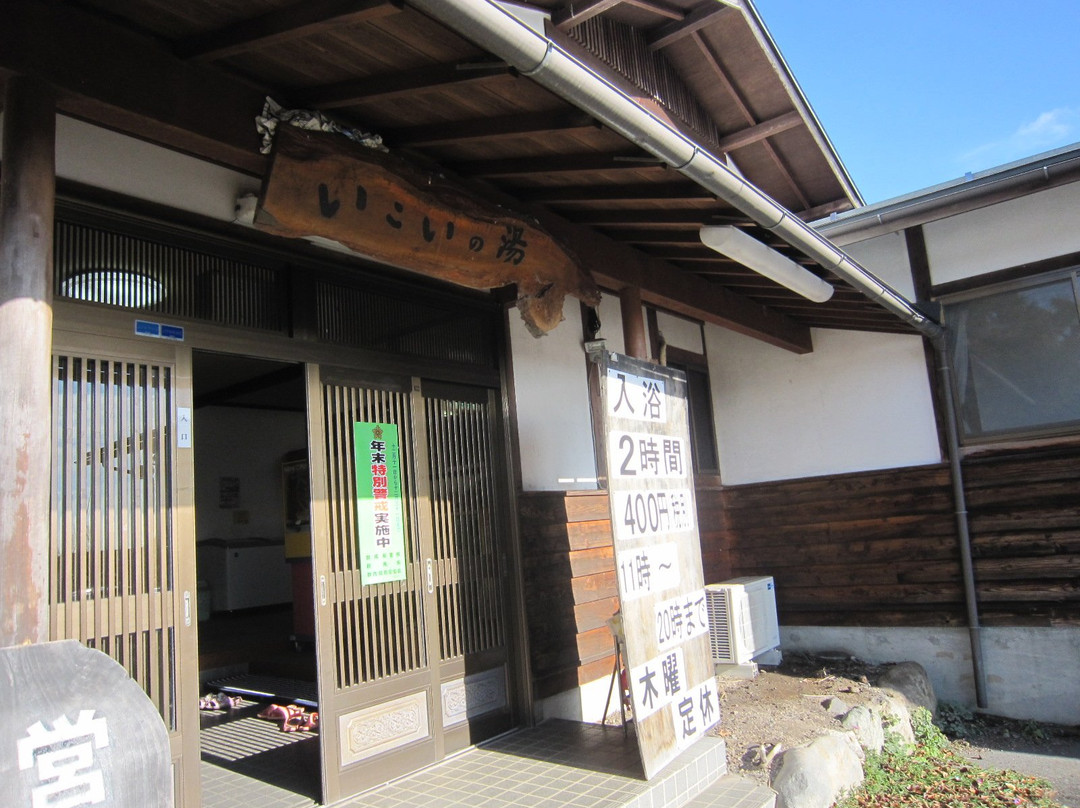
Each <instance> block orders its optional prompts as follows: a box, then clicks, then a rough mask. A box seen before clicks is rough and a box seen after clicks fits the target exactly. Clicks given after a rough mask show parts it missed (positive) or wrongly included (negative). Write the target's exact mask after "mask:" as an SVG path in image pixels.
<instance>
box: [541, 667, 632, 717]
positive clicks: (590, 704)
mask: <svg viewBox="0 0 1080 808" xmlns="http://www.w3.org/2000/svg"><path fill="white" fill-rule="evenodd" d="M610 686H611V677H610V676H605V677H604V678H603V679H596V680H595V681H592V682H589V683H588V684H585V685H582V686H581V687H577V688H574V689H573V690H565V691H563V692H562V693H559V694H558V695H555V696H551V697H550V698H546V699H540V700H539V701H537V702H536V703H535V704H534V705H533V718H534V719H535V720H536V722H537V723H540V722H541V721H547V720H548V719H549V718H564V719H566V720H567V721H583V722H585V723H587V724H600V723H602V722H603V719H604V707H605V705H606V704H607V695H608V689H609V688H610ZM607 711H608V714H609V715H610V714H612V713H614V714H616V715H618V713H619V688H618V687H617V686H616V688H615V690H614V691H612V693H611V703H610V704H607Z"/></svg>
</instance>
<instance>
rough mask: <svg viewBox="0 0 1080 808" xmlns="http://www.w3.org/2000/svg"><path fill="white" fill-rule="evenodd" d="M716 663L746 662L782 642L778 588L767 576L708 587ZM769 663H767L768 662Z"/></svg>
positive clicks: (710, 633) (732, 663) (745, 663)
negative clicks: (777, 600)
mask: <svg viewBox="0 0 1080 808" xmlns="http://www.w3.org/2000/svg"><path fill="white" fill-rule="evenodd" d="M705 606H706V608H707V609H708V611H709V643H710V645H711V646H712V659H713V664H714V665H747V664H749V663H751V662H752V661H753V660H754V659H755V658H756V657H759V656H761V655H762V654H764V653H766V652H768V651H771V650H773V649H775V648H777V647H778V646H779V645H780V626H779V623H778V622H777V620H776V592H775V588H774V585H773V579H772V578H771V577H768V576H763V577H747V578H732V579H731V580H730V581H723V582H722V583H718V584H709V585H707V586H706V587H705ZM766 664H768V663H766Z"/></svg>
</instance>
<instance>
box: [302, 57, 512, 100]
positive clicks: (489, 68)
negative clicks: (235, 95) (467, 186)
mask: <svg viewBox="0 0 1080 808" xmlns="http://www.w3.org/2000/svg"><path fill="white" fill-rule="evenodd" d="M512 75H514V73H513V71H512V70H511V68H510V66H509V65H507V64H506V63H505V62H486V61H485V62H471V63H470V62H453V63H450V64H443V65H433V66H431V67H422V68H418V69H416V70H401V71H397V72H394V73H387V74H383V75H378V76H368V77H366V78H363V79H357V80H354V81H343V82H340V83H338V84H331V85H328V86H326V87H313V88H309V89H306V90H304V91H303V93H302V96H303V100H304V104H305V105H306V106H310V107H314V108H315V109H339V108H341V107H350V106H353V105H354V104H359V103H361V102H362V101H370V100H372V99H374V98H379V99H386V98H393V97H401V96H408V95H414V94H416V93H421V92H431V91H433V90H439V89H442V88H446V87H451V86H459V87H460V86H462V85H464V84H471V83H474V82H479V81H488V80H490V79H493V78H494V79H502V78H506V77H507V76H512Z"/></svg>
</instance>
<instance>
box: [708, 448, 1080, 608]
mask: <svg viewBox="0 0 1080 808" xmlns="http://www.w3.org/2000/svg"><path fill="white" fill-rule="evenodd" d="M963 468H964V476H965V488H966V492H967V499H968V511H969V515H970V529H971V534H972V544H973V548H972V550H973V555H974V558H975V577H976V586H977V592H978V597H979V609H980V615H981V619H982V622H983V623H984V624H985V625H1065V624H1080V446H1077V445H1059V446H1054V447H1043V448H1040V449H1028V450H1024V451H996V452H984V453H980V454H978V455H974V456H972V457H969V458H967V459H965V461H964V463H963ZM698 510H699V514H700V519H701V530H702V549H703V558H704V563H705V573H706V581H716V580H723V579H725V578H729V577H734V576H739V575H772V576H773V577H774V578H775V580H776V588H777V606H778V609H779V612H780V622H781V623H782V624H785V625H862V626H892V625H906V626H917V625H964V624H965V623H966V620H965V610H964V604H963V590H962V581H961V569H960V561H959V558H960V554H959V550H958V546H957V539H956V526H955V517H954V505H953V497H952V489H951V484H950V481H949V473H948V469H947V467H945V466H943V465H933V466H923V467H917V468H905V469H892V470H885V471H874V472H865V473H860V474H845V475H836V476H829V477H816V478H810V479H800V480H790V481H781V482H771V483H763V484H756V485H744V486H730V487H723V486H719V485H704V486H700V487H699V489H698Z"/></svg>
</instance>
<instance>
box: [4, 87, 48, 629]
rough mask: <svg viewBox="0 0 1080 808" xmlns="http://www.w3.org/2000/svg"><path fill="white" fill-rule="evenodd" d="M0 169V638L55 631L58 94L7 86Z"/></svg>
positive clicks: (45, 89) (46, 90) (41, 88)
mask: <svg viewBox="0 0 1080 808" xmlns="http://www.w3.org/2000/svg"><path fill="white" fill-rule="evenodd" d="M5 97H6V100H5V103H4V128H3V154H2V155H0V157H2V159H3V165H4V172H3V176H2V177H0V345H3V350H0V424H3V425H4V427H3V429H0V558H2V559H4V563H3V565H2V566H0V647H7V646H10V645H24V644H28V643H38V642H45V641H46V640H48V639H49V621H48V614H49V612H48V608H49V586H48V581H49V574H48V569H49V565H48V558H49V553H48V547H49V527H50V522H51V519H50V515H49V514H50V511H49V500H50V494H51V487H50V479H51V477H50V475H51V462H50V458H51V456H52V439H51V430H50V422H49V409H50V407H51V401H52V362H51V355H52V270H53V243H52V240H53V209H54V206H55V200H56V106H55V103H56V99H55V96H54V95H53V90H52V88H51V87H49V86H48V85H47V84H46V83H45V82H43V81H41V80H40V79H36V78H30V77H26V76H14V77H11V78H9V79H8V80H7V83H6V86H5Z"/></svg>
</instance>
